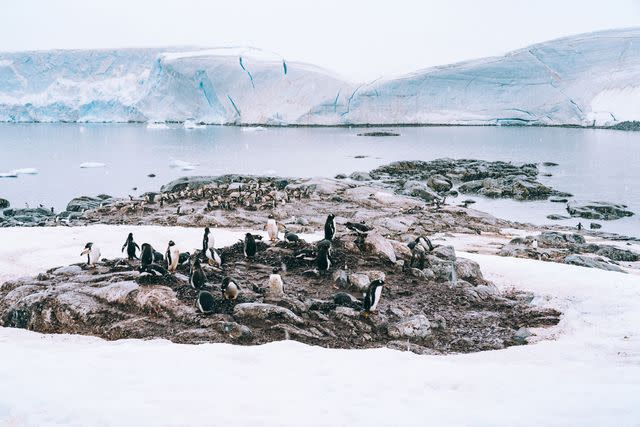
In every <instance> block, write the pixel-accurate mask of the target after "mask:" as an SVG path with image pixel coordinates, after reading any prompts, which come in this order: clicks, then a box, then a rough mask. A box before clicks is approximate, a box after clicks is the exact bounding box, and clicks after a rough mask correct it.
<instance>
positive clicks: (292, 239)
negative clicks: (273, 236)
mask: <svg viewBox="0 0 640 427" xmlns="http://www.w3.org/2000/svg"><path fill="white" fill-rule="evenodd" d="M284 240H285V241H287V242H289V243H297V242H299V241H300V237H298V235H297V234H294V233H292V232H290V231H289V230H287V229H286V228H285V229H284Z"/></svg>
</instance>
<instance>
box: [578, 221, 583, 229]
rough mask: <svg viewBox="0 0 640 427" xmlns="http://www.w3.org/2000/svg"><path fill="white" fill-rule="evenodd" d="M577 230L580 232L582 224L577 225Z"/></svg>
mask: <svg viewBox="0 0 640 427" xmlns="http://www.w3.org/2000/svg"><path fill="white" fill-rule="evenodd" d="M578 230H582V223H581V222H579V223H578Z"/></svg>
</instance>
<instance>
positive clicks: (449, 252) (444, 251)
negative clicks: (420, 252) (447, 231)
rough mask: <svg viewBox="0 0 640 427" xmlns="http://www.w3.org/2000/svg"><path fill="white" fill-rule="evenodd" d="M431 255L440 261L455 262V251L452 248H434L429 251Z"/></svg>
mask: <svg viewBox="0 0 640 427" xmlns="http://www.w3.org/2000/svg"><path fill="white" fill-rule="evenodd" d="M431 255H434V256H436V257H438V258H440V259H446V260H448V261H455V259H456V250H455V249H454V248H453V246H450V245H447V246H436V247H435V248H433V250H432V251H431Z"/></svg>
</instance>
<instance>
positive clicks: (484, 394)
mask: <svg viewBox="0 0 640 427" xmlns="http://www.w3.org/2000/svg"><path fill="white" fill-rule="evenodd" d="M130 229H131V230H133V232H134V235H135V236H136V238H137V239H138V241H142V240H144V239H148V240H150V241H153V242H155V241H156V240H159V241H162V242H164V241H165V240H166V239H167V238H168V236H171V235H174V234H176V232H177V231H178V229H177V228H173V227H170V228H160V227H148V228H144V227H140V228H138V227H120V228H117V229H116V230H114V227H113V226H92V227H82V228H59V229H57V228H46V229H33V230H34V231H33V232H32V234H21V233H22V232H26V233H30V230H27V229H24V230H21V229H4V230H0V238H1V239H2V241H12V242H15V243H16V244H18V245H19V248H20V250H21V251H24V252H25V254H24V259H23V258H22V257H19V258H20V259H21V260H22V261H21V262H23V264H22V266H21V272H23V273H37V272H38V271H40V270H41V269H43V268H45V267H46V266H47V265H44V264H50V263H51V262H52V260H49V259H48V258H47V257H46V256H34V255H38V254H42V255H45V254H48V255H50V256H58V255H56V254H57V253H58V251H61V255H60V260H62V258H66V257H72V256H74V255H76V253H75V251H76V248H77V247H79V246H80V245H79V244H80V242H83V241H84V240H86V239H87V237H88V236H89V235H91V236H92V237H96V236H97V237H99V239H105V240H103V243H104V244H103V248H105V249H107V253H106V254H105V255H107V256H112V255H114V252H117V251H118V250H119V247H120V246H121V245H122V242H121V241H120V240H122V241H124V238H125V237H126V232H127V231H128V230H130ZM87 230H88V231H87ZM114 231H117V232H114ZM200 231H201V230H197V229H180V233H181V234H180V238H181V243H182V244H183V245H186V246H188V245H189V244H191V245H196V244H197V241H198V240H197V239H199V237H200ZM214 232H215V233H218V234H216V241H217V242H220V243H219V244H225V243H226V242H225V239H227V238H229V239H233V238H235V236H234V235H233V232H231V231H228V232H227V231H224V232H223V231H222V230H215V231H214ZM7 233H8V234H7ZM38 233H40V234H38ZM42 233H44V235H43V234H42ZM147 233H148V234H147ZM190 233H193V234H190ZM69 235H74V236H75V237H76V239H77V246H76V243H75V242H74V241H73V240H72V239H71V238H69V237H67V236H69ZM113 235H116V236H117V237H118V238H120V240H117V239H116V238H115V237H114V236H113ZM18 236H20V238H19V239H15V240H8V239H11V238H12V237H18ZM174 237H175V236H174ZM61 238H66V239H68V240H65V241H64V242H63V244H62V247H60V248H52V249H51V250H50V252H42V253H41V252H36V253H35V254H33V253H31V254H30V251H31V250H35V251H41V250H44V249H43V248H42V245H41V242H43V241H50V242H56V244H57V243H58V241H59V240H58V239H61ZM108 239H112V240H109V242H107V240H108ZM94 240H98V239H94ZM231 241H232V240H231ZM187 242H188V243H187ZM107 243H108V244H107ZM7 246H9V245H3V246H1V247H0V250H2V251H4V253H0V259H2V260H4V261H3V262H4V263H5V264H6V263H7V261H6V258H7V256H8V253H10V252H11V251H10V250H9V249H10V248H7ZM52 246H53V245H52ZM112 246H113V247H112ZM68 249H70V250H71V251H72V252H68V254H67V255H64V254H62V252H64V251H67V250H68ZM109 251H111V252H109ZM460 255H462V256H465V257H468V258H471V259H473V260H475V261H477V262H479V263H480V265H481V268H482V271H483V272H484V274H485V276H486V277H487V278H488V279H490V280H493V281H495V282H496V284H497V285H498V286H499V287H500V288H503V289H504V288H510V287H512V286H515V287H517V288H519V289H522V290H527V291H532V292H535V293H536V295H537V297H536V303H537V304H540V305H544V306H551V307H558V308H560V309H561V311H562V312H563V316H562V320H561V322H560V324H559V325H558V326H557V327H554V328H550V329H539V330H534V332H535V333H537V335H538V336H537V339H538V340H539V341H538V342H536V343H535V344H531V345H528V346H521V347H511V348H509V349H506V350H500V351H489V352H481V353H474V354H467V355H450V356H418V355H415V354H412V353H408V352H399V351H394V350H389V349H375V350H330V349H323V348H320V347H313V346H307V345H303V344H299V343H296V342H293V341H285V342H276V343H271V344H268V345H263V346H255V347H241V346H233V345H227V344H206V345H197V346H193V345H179V344H172V343H170V342H167V341H162V340H152V341H136V340H121V341H116V342H107V341H103V340H100V339H97V338H92V337H82V336H69V335H41V334H36V333H32V332H28V331H24V330H15V329H3V328H0V353H1V354H2V356H3V363H2V364H0V379H1V381H0V424H1V423H3V422H4V424H6V425H20V426H44V427H46V426H58V425H74V426H75V425H77V426H81V425H101V426H112V425H113V426H120V425H141V426H142V425H154V426H155V425H162V426H179V425H202V424H204V425H228V426H245V425H253V424H255V423H259V424H260V425H278V426H300V425H311V426H321V425H322V426H324V425H347V424H348V425H353V426H360V425H362V426H365V425H388V426H395V425H406V426H414V425H415V426H422V425H425V424H429V425H487V426H488V425H491V426H497V425H504V426H514V425H518V426H529V425H530V426H536V427H537V426H540V425H545V426H554V425H557V426H569V425H575V426H582V425H619V426H631V425H637V422H638V419H640V407H639V406H638V404H637V403H638V400H637V396H638V393H639V392H640V330H639V329H638V324H640V280H638V278H637V277H633V276H631V275H625V274H621V273H616V272H608V271H601V270H593V269H586V268H583V267H576V266H569V265H563V264H555V263H548V262H541V261H535V260H527V259H517V258H504V257H497V256H492V255H479V254H471V253H461V254H460ZM43 261H44V262H43ZM5 268H6V265H2V268H0V271H3V272H4V271H5ZM0 280H1V279H0ZM381 306H382V307H384V295H383V298H382V301H381ZM543 338H544V340H543ZM310 414H313V415H312V416H310Z"/></svg>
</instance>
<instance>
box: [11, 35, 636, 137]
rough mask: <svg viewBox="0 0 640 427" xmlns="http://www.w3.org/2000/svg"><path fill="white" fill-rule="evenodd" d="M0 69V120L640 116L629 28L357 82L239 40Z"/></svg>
mask: <svg viewBox="0 0 640 427" xmlns="http://www.w3.org/2000/svg"><path fill="white" fill-rule="evenodd" d="M0 77H1V78H0V121H5V122H58V121H64V122H83V123H84V122H146V123H150V124H151V123H161V122H182V123H184V127H185V128H186V129H194V128H197V127H198V126H199V125H198V124H199V123H205V124H232V125H244V126H265V125H269V126H287V125H328V126H335V125H365V124H385V125H402V124H481V125H487V124H489V125H513V124H518V125H577V126H612V125H616V124H618V123H621V122H625V121H634V120H640V107H638V106H640V28H629V29H619V30H609V31H600V32H595V33H589V34H582V35H576V36H571V37H565V38H561V39H557V40H552V41H548V42H543V43H539V44H535V45H532V46H528V47H526V48H523V49H519V50H516V51H513V52H509V53H507V54H506V55H504V56H500V57H492V58H484V59H478V60H473V61H466V62H461V63H457V64H451V65H445V66H439V67H432V68H428V69H424V70H419V71H416V72H414V73H410V74H408V75H404V76H397V77H393V78H381V79H377V80H375V81H373V82H369V83H354V82H350V81H348V80H346V79H344V78H342V77H340V76H338V75H337V74H335V73H333V72H330V71H328V70H325V69H323V68H320V67H316V66H313V65H310V64H305V63H299V62H295V61H289V60H286V59H285V58H282V57H281V56H279V55H277V54H275V53H271V52H266V51H263V50H259V49H255V48H246V47H229V48H211V49H204V48H203V49H180V48H154V49H110V50H53V51H39V52H11V53H0ZM154 126H155V125H151V126H150V127H149V128H150V129H154V128H155V127H154ZM250 129H251V130H250ZM243 130H244V128H243ZM255 130H257V128H256V129H255ZM244 131H247V132H251V131H253V128H251V127H247V128H246V130H244Z"/></svg>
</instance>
